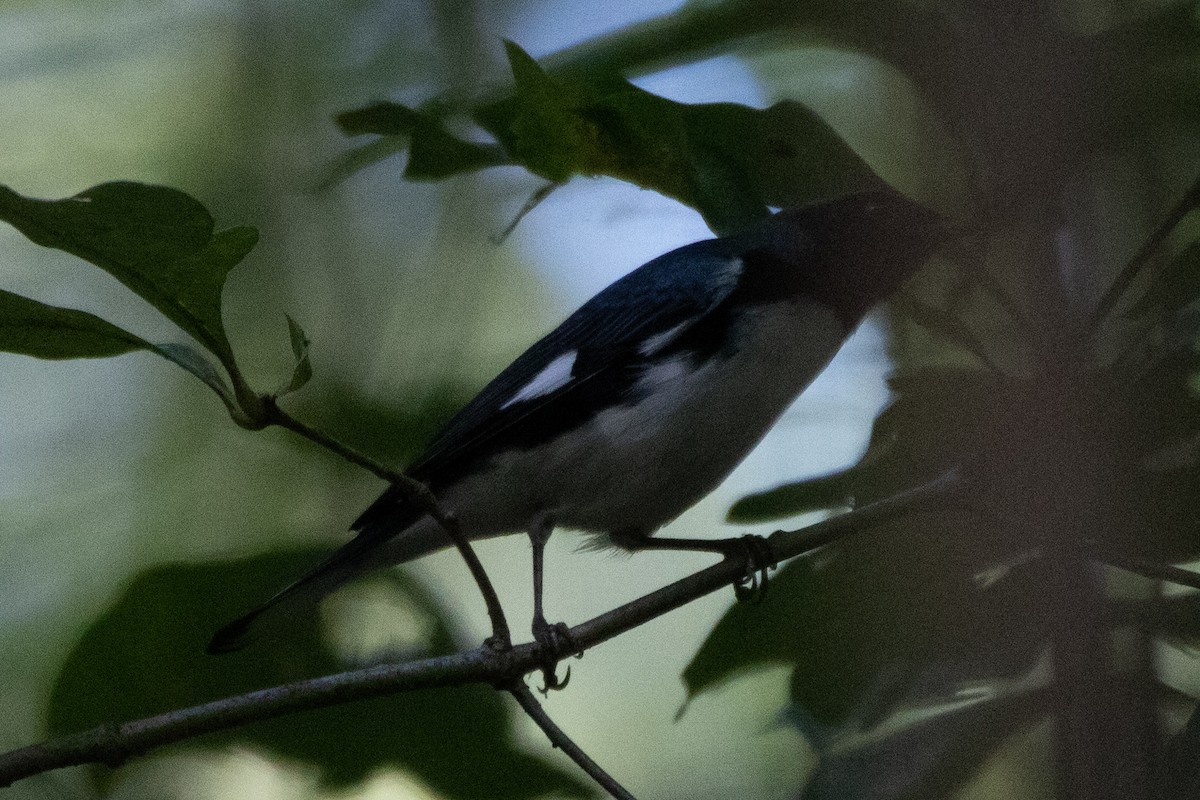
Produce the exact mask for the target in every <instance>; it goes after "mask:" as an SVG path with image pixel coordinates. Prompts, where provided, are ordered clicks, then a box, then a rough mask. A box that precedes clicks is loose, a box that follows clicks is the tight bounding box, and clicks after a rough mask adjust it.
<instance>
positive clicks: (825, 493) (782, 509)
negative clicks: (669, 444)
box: [726, 470, 853, 523]
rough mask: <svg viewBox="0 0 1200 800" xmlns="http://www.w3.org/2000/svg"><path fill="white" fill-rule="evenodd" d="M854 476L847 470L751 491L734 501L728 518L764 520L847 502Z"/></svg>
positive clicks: (735, 520) (733, 520)
mask: <svg viewBox="0 0 1200 800" xmlns="http://www.w3.org/2000/svg"><path fill="white" fill-rule="evenodd" d="M852 478H853V474H852V471H849V470H846V471H842V472H835V473H833V474H832V475H823V476H821V477H819V478H809V479H808V480H803V481H798V482H796V483H789V484H787V485H786V486H778V487H776V488H774V489H771V490H770V491H766V492H760V493H759V494H752V495H749V496H747V497H743V498H742V499H741V500H738V501H737V502H736V503H734V504H733V508H731V509H729V514H728V515H727V516H726V520H727V521H729V522H742V523H752V522H764V521H768V520H773V519H782V518H784V517H792V516H795V515H797V514H803V513H805V512H808V511H820V510H822V509H827V508H836V507H838V506H845V505H847V504H848V503H849V502H850V500H851V496H852V494H853V492H852V491H851V481H852Z"/></svg>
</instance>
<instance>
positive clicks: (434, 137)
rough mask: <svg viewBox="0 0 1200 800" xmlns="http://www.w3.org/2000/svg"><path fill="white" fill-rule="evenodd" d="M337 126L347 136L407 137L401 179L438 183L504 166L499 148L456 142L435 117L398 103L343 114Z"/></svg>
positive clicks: (462, 140)
mask: <svg viewBox="0 0 1200 800" xmlns="http://www.w3.org/2000/svg"><path fill="white" fill-rule="evenodd" d="M337 123H338V126H339V127H340V128H341V129H342V131H343V132H344V133H346V134H347V135H350V136H357V135H360V134H364V133H377V134H380V135H382V136H389V137H397V136H399V137H409V139H410V143H409V155H408V166H407V167H405V170H404V177H406V178H409V179H410V180H439V179H441V178H446V177H448V176H450V175H457V174H459V173H462V172H474V171H475V170H479V169H483V168H484V167H492V166H497V165H499V164H504V163H507V159H506V158H505V156H504V153H503V152H502V151H501V150H500V149H499V148H496V147H494V146H489V145H484V144H479V143H477V142H468V141H466V140H465V139H460V138H459V137H457V136H454V135H453V134H451V133H450V132H449V131H447V130H446V128H445V126H444V124H443V122H442V120H441V119H439V118H437V117H436V116H435V115H433V114H431V113H429V112H427V111H418V110H415V109H412V108H409V107H408V106H404V105H401V104H399V103H375V104H374V105H370V106H367V107H365V108H360V109H355V110H353V111H347V112H344V113H342V114H339V115H338V116H337ZM363 166H365V164H364V165H363Z"/></svg>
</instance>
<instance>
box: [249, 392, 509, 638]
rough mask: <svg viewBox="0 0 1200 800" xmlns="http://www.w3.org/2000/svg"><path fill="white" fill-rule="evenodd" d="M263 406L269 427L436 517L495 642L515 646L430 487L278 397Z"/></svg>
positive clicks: (471, 553)
mask: <svg viewBox="0 0 1200 800" xmlns="http://www.w3.org/2000/svg"><path fill="white" fill-rule="evenodd" d="M262 405H263V420H264V421H265V422H266V423H267V424H268V425H278V426H280V427H281V428H287V429H288V430H289V431H292V432H293V433H297V434H299V435H300V436H303V437H304V438H305V439H308V440H309V441H310V442H313V443H315V444H318V445H320V446H321V447H323V448H325V449H326V450H328V451H329V452H331V453H334V454H335V455H338V456H341V457H342V458H343V459H345V460H346V461H349V462H350V463H351V464H355V465H357V466H360V467H363V468H364V469H366V470H368V471H370V472H373V473H375V474H376V475H378V476H379V477H380V478H383V479H384V480H385V481H387V482H388V483H390V484H391V485H392V486H395V487H396V489H397V490H398V491H399V492H400V493H401V494H402V495H404V499H405V500H408V501H409V502H411V503H413V504H414V505H416V506H417V507H418V508H420V509H421V510H422V511H424V512H425V513H426V514H428V515H429V516H431V517H433V519H434V520H436V521H437V523H438V524H439V525H441V526H442V530H444V531H445V532H446V535H447V536H449V537H450V541H452V542H453V543H454V546H455V547H456V548H458V552H459V555H461V556H462V558H463V561H465V562H466V563H467V569H469V570H470V571H471V577H472V578H474V579H475V585H476V586H478V587H479V593H480V594H481V595H483V602H484V604H485V605H487V613H488V619H489V620H491V623H492V641H493V643H494V644H495V645H497V646H499V647H502V648H504V647H511V646H512V634H511V633H510V632H509V628H508V620H506V619H505V617H504V607H503V606H501V605H500V597H499V595H497V594H496V588H495V587H494V586H492V581H491V579H490V578H488V575H487V571H486V570H484V568H483V563H482V562H481V561H480V560H479V556H477V555H475V548H473V547H471V542H470V541H469V540H468V539H467V537H466V536H465V535H464V534H463V532H462V528H461V527H460V526H459V524H458V520H457V519H455V518H454V517H453V516H452V515H450V514H447V513H446V512H445V511H444V510H443V509H442V507H441V505H440V504H439V503H438V501H437V498H436V497H434V496H433V492H431V491H429V487H428V486H426V485H425V484H423V483H421V482H420V481H418V480H415V479H414V478H410V477H409V476H408V475H405V474H404V473H402V472H397V471H396V470H392V469H388V468H387V467H385V466H383V465H382V464H379V463H378V462H376V461H374V460H372V459H370V458H368V457H367V456H365V455H363V454H362V453H360V452H358V451H357V450H354V449H353V448H350V447H347V446H346V445H344V444H342V443H341V442H339V441H337V440H336V439H332V438H330V437H329V436H327V435H325V434H324V433H322V432H321V431H319V430H317V429H316V428H311V427H309V426H308V425H305V424H304V423H303V422H301V421H300V420H298V419H296V418H295V417H293V416H292V415H290V414H288V413H287V412H286V411H284V410H283V409H282V408H280V407H279V403H278V402H277V399H276V398H275V397H272V396H269V395H268V396H266V397H264V398H262Z"/></svg>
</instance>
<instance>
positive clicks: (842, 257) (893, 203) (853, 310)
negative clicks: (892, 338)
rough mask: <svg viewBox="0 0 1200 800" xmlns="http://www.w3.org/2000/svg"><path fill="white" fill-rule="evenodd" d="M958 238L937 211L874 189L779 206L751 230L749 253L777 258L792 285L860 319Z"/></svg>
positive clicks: (777, 267) (844, 316)
mask: <svg viewBox="0 0 1200 800" xmlns="http://www.w3.org/2000/svg"><path fill="white" fill-rule="evenodd" d="M952 238H953V234H952V233H951V231H950V228H949V225H948V223H947V221H946V219H945V218H944V217H942V216H941V215H939V214H938V213H936V212H934V211H932V210H930V209H928V208H926V207H925V206H922V205H920V204H918V203H916V202H913V201H912V200H910V199H908V198H907V197H905V196H904V195H902V194H900V193H898V192H894V191H890V190H873V191H866V192H859V193H856V194H851V195H847V196H844V197H840V198H837V199H835V200H830V201H828V202H824V203H820V204H817V205H813V206H805V207H803V208H790V209H784V210H783V211H780V212H779V213H778V214H776V215H775V216H773V217H771V218H770V219H769V220H766V221H764V222H763V223H762V224H761V226H760V227H759V228H757V229H756V230H755V231H753V232H752V233H751V234H750V239H749V242H750V244H749V247H748V252H747V259H748V260H753V259H755V258H759V259H762V260H764V261H773V262H774V265H775V266H774V268H773V269H771V270H769V271H770V272H772V273H774V276H775V278H778V277H779V276H780V274H781V271H782V270H786V273H787V276H788V277H787V279H786V281H785V283H787V284H788V285H789V289H790V290H791V291H794V292H796V293H799V294H804V295H808V296H812V297H814V298H816V299H818V300H821V301H822V302H825V303H826V304H828V305H831V306H833V307H834V308H835V309H836V310H837V312H838V315H839V316H840V317H841V318H842V319H843V320H844V321H846V322H847V323H848V324H854V323H857V322H858V320H859V319H861V318H862V317H863V315H865V314H866V312H867V311H868V310H869V309H870V308H871V307H872V306H874V305H875V304H876V303H879V302H880V301H882V300H885V299H886V298H888V297H889V296H890V295H891V294H892V293H894V292H895V291H896V290H897V289H898V288H900V286H901V285H902V284H903V283H904V282H905V281H906V280H908V278H909V277H910V276H912V275H913V273H915V272H916V271H917V270H918V269H919V268H920V267H921V265H922V264H924V263H925V262H926V261H927V260H928V259H929V257H930V256H931V255H932V254H933V253H934V252H935V251H936V250H938V249H939V248H940V247H942V246H943V245H945V244H947V243H948V242H949V241H950V240H951V239H952ZM772 282H773V283H774V280H773V281H772Z"/></svg>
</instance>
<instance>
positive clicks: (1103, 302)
mask: <svg viewBox="0 0 1200 800" xmlns="http://www.w3.org/2000/svg"><path fill="white" fill-rule="evenodd" d="M1197 207H1200V178H1197V179H1196V182H1195V183H1193V184H1192V187H1191V188H1190V189H1188V191H1187V194H1185V195H1184V196H1183V198H1182V199H1180V201H1179V202H1178V203H1176V204H1175V207H1174V208H1172V209H1171V213H1170V214H1168V215H1167V218H1166V219H1164V220H1163V221H1162V223H1161V224H1159V226H1158V227H1157V228H1155V229H1154V233H1152V234H1150V238H1149V239H1147V240H1146V242H1145V243H1144V244H1143V245H1142V247H1141V249H1140V250H1138V251H1137V253H1136V254H1134V256H1133V258H1131V259H1130V260H1129V263H1128V264H1126V265H1125V268H1124V269H1123V270H1121V274H1120V275H1118V276H1117V279H1116V280H1115V281H1113V282H1112V285H1111V286H1109V287H1108V291H1107V292H1105V293H1104V296H1103V297H1101V298H1100V302H1099V303H1097V304H1096V310H1095V311H1094V312H1092V325H1099V324H1100V322H1102V321H1103V320H1104V318H1105V317H1106V316H1107V315H1108V313H1109V312H1110V311H1112V309H1113V306H1115V305H1116V304H1117V302H1118V301H1119V300H1120V299H1121V297H1122V295H1124V294H1125V290H1126V289H1128V288H1129V284H1131V283H1133V279H1134V278H1136V277H1137V274H1138V272H1140V271H1141V269H1142V267H1144V266H1145V265H1146V263H1147V262H1148V261H1149V260H1150V257H1151V256H1152V255H1154V253H1155V252H1156V251H1157V250H1158V248H1160V247H1162V243H1163V242H1164V241H1166V239H1167V236H1169V235H1170V234H1171V231H1173V230H1175V226H1176V225H1178V224H1179V223H1180V222H1182V221H1183V218H1184V217H1186V216H1187V215H1188V214H1189V213H1191V211H1192V209H1194V208H1197Z"/></svg>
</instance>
